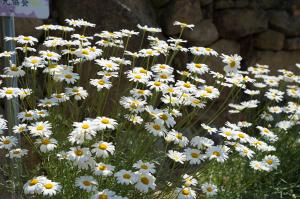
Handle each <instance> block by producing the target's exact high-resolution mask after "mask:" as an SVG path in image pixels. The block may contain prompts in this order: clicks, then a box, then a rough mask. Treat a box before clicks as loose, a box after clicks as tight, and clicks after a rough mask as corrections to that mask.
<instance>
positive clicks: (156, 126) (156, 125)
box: [152, 124, 161, 131]
mask: <svg viewBox="0 0 300 199" xmlns="http://www.w3.org/2000/svg"><path fill="white" fill-rule="evenodd" d="M152 127H153V128H154V129H155V130H157V131H159V130H160V129H161V128H160V125H158V124H154V125H153V126H152Z"/></svg>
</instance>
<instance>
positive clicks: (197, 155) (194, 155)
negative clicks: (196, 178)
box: [191, 152, 200, 158]
mask: <svg viewBox="0 0 300 199" xmlns="http://www.w3.org/2000/svg"><path fill="white" fill-rule="evenodd" d="M191 156H192V157H193V158H199V156H200V155H199V153H195V152H193V153H191Z"/></svg>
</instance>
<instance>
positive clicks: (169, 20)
mask: <svg viewBox="0 0 300 199" xmlns="http://www.w3.org/2000/svg"><path fill="white" fill-rule="evenodd" d="M202 17H203V16H202V11H201V6H200V2H199V1H198V0H173V1H172V2H171V3H170V4H168V6H167V7H165V8H164V11H163V14H162V20H163V29H164V33H165V34H166V35H168V36H172V35H176V34H178V33H179V32H180V28H179V27H178V26H173V23H174V22H175V21H180V22H183V23H187V24H199V23H200V21H201V19H202Z"/></svg>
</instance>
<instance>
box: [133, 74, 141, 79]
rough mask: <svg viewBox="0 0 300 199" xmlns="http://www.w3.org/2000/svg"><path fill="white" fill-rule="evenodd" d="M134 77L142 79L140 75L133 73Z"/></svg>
mask: <svg viewBox="0 0 300 199" xmlns="http://www.w3.org/2000/svg"><path fill="white" fill-rule="evenodd" d="M134 77H135V78H136V79H142V76H141V75H135V76H134Z"/></svg>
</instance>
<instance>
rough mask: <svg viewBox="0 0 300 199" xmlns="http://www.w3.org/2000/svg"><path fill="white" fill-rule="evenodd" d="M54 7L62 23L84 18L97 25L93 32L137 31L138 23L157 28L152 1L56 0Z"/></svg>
mask: <svg viewBox="0 0 300 199" xmlns="http://www.w3.org/2000/svg"><path fill="white" fill-rule="evenodd" d="M53 5H54V7H55V10H56V15H57V16H56V17H57V18H58V21H59V22H60V23H63V21H64V20H65V19H66V18H75V19H77V18H83V19H85V20H87V21H90V22H92V23H95V24H96V28H95V29H93V32H95V31H96V32H100V31H101V30H111V31H112V30H120V29H122V28H127V29H135V28H136V25H137V24H138V23H139V24H141V25H146V24H147V25H148V26H157V23H156V22H155V21H156V14H155V11H154V8H153V7H152V3H151V1H135V0H118V1H116V0H110V1H107V0H89V1H81V0H54V1H53ZM89 30H90V29H89Z"/></svg>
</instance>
